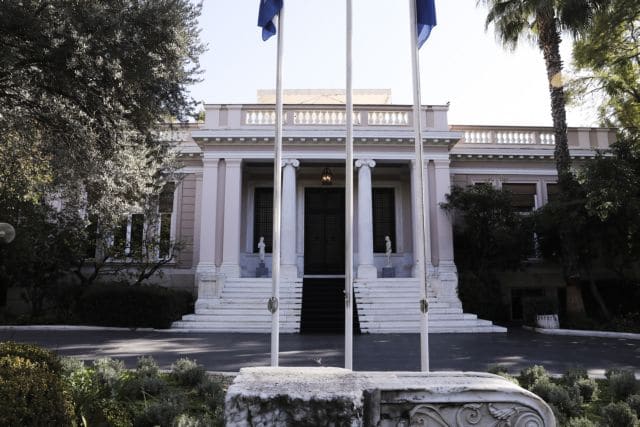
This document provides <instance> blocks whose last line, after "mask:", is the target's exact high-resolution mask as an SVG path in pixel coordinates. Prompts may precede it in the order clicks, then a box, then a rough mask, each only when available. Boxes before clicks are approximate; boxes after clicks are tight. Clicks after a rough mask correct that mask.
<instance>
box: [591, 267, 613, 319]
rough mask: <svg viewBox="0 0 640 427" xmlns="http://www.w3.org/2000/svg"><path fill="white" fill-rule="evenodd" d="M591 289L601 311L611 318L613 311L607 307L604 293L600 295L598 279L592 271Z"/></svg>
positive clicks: (604, 315)
mask: <svg viewBox="0 0 640 427" xmlns="http://www.w3.org/2000/svg"><path fill="white" fill-rule="evenodd" d="M589 290H590V291H591V295H592V296H593V299H595V300H596V303H597V304H598V308H599V309H600V313H602V316H603V317H604V318H605V319H606V320H610V319H611V313H610V312H609V309H608V308H607V304H605V302H604V299H603V298H602V295H600V291H599V290H598V286H596V281H595V279H594V278H593V273H592V272H591V271H589Z"/></svg>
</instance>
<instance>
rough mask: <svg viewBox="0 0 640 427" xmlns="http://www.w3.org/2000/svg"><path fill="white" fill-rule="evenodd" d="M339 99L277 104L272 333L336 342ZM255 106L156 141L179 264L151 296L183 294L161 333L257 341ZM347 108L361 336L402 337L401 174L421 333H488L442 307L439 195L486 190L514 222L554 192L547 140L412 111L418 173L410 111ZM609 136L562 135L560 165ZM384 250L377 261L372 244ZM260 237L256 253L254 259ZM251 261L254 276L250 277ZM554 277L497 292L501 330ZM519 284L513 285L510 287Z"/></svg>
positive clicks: (230, 110) (444, 264)
mask: <svg viewBox="0 0 640 427" xmlns="http://www.w3.org/2000/svg"><path fill="white" fill-rule="evenodd" d="M343 97H344V94H343V93H340V92H339V91H334V92H330V91H314V90H309V91H288V92H287V93H285V109H284V111H285V112H284V133H283V163H282V177H283V181H282V182H283V187H282V236H281V248H282V249H281V250H282V257H281V285H280V286H281V291H280V293H281V299H280V321H281V330H282V331H283V332H299V331H301V330H302V331H303V332H305V331H308V332H323V331H333V330H335V331H339V330H341V328H342V325H343V319H344V317H342V318H340V316H344V296H343V294H342V289H343V288H344V264H345V262H344V260H345V252H344V239H345V233H344V227H345V221H344V203H345V202H344V173H345V163H344V162H345V160H344V159H345V149H344V142H345V135H346V132H345V110H344V105H343ZM259 100H260V101H263V102H261V103H257V104H250V105H247V104H244V105H237V104H230V105H206V116H205V120H204V122H203V123H199V124H191V125H189V126H185V127H183V128H180V129H178V130H175V131H168V132H169V133H170V134H167V138H171V139H175V140H178V141H179V147H180V153H181V157H182V162H183V165H184V167H183V169H182V173H183V176H184V178H183V179H182V180H181V181H180V182H178V183H177V185H176V188H175V191H174V197H173V208H172V211H171V218H170V223H171V230H170V232H171V237H172V239H174V240H175V241H179V242H181V244H182V246H183V248H184V249H183V250H182V251H181V252H180V254H179V256H178V259H177V261H176V262H175V264H174V265H172V266H171V268H169V269H168V270H167V274H166V276H165V279H164V280H165V281H167V282H170V284H172V285H174V286H183V287H188V288H191V289H194V291H195V292H197V296H198V299H197V303H196V313H195V314H192V315H187V316H185V317H184V318H183V320H182V321H179V322H176V323H175V324H174V326H173V327H174V328H181V329H202V330H212V331H245V332H269V331H270V313H269V311H268V310H267V300H268V299H269V297H270V293H271V278H270V272H271V258H270V252H271V244H272V209H273V162H274V153H273V144H274V123H275V113H274V106H273V93H269V92H261V93H259ZM355 100H356V106H355V108H354V110H355V111H354V115H355V118H354V158H355V168H356V172H355V173H356V176H355V189H354V209H355V212H354V251H355V254H354V267H355V268H354V278H355V282H354V291H355V300H354V301H355V310H354V311H355V313H354V321H355V324H356V327H359V328H360V330H361V331H362V332H418V330H419V326H418V321H419V280H418V278H416V274H415V270H416V268H415V261H414V249H413V248H414V247H416V245H417V243H418V241H417V240H416V239H418V238H419V233H417V232H416V230H417V225H418V224H417V223H416V218H415V215H414V201H415V200H416V197H415V191H416V190H415V188H416V183H415V182H414V181H413V176H414V174H413V173H412V172H413V170H414V168H416V167H422V168H424V176H425V194H424V200H425V204H426V205H427V209H426V218H425V222H426V227H427V230H428V234H429V237H430V241H429V242H428V243H429V245H427V246H428V248H429V253H428V254H427V263H428V299H429V307H430V310H429V319H430V331H431V332H500V331H504V328H501V327H498V326H495V325H492V324H491V322H488V321H485V320H481V319H478V318H477V317H476V316H475V315H474V314H471V313H464V312H463V310H462V305H461V303H460V300H459V298H458V293H457V283H458V279H457V270H456V266H455V262H454V257H453V242H452V224H451V219H450V217H449V216H448V215H447V214H446V213H445V212H444V211H443V210H442V209H441V208H440V207H439V204H440V203H442V202H444V201H445V199H446V195H447V193H449V191H450V188H451V186H452V185H453V184H456V185H471V184H474V183H477V182H491V183H493V184H494V185H496V186H503V187H508V188H509V189H510V190H512V191H513V193H514V194H517V197H516V203H518V209H521V210H522V211H523V212H526V211H527V210H529V211H530V210H532V209H534V208H536V207H538V206H540V205H542V204H544V203H546V201H547V200H548V198H549V196H550V194H552V193H553V191H554V188H555V187H554V185H555V182H556V172H555V164H554V160H553V145H554V138H553V132H552V130H551V129H550V128H534V127H489V126H482V127H478V126H452V125H449V123H448V120H447V111H448V106H445V105H425V106H423V108H422V111H421V120H422V126H423V140H424V158H425V161H424V164H423V165H417V164H416V162H415V160H414V146H413V142H414V134H413V123H412V114H411V111H412V110H411V106H405V105H393V104H390V102H389V100H390V92H389V91H386V90H369V91H366V90H365V91H357V92H356V94H355ZM613 138H614V132H613V131H612V130H609V129H591V128H572V129H570V130H569V144H570V150H571V155H572V157H573V158H574V159H577V160H579V159H581V158H586V157H590V156H593V155H594V154H595V150H596V149H599V148H606V147H608V146H609V144H610V143H611V142H612V141H613ZM386 236H388V237H389V240H390V242H391V247H390V249H391V254H389V253H388V252H389V250H388V248H387V245H386V244H385V237H386ZM260 238H263V241H264V243H265V245H264V252H265V253H264V254H262V255H261V253H260V249H259V247H258V242H259V241H260ZM261 256H263V257H264V267H265V268H266V270H265V268H263V267H262V266H261V264H260V261H261ZM558 276H559V274H558V272H557V270H554V269H553V268H550V267H548V266H544V265H536V264H535V263H532V267H531V271H530V272H529V274H527V275H522V276H521V277H517V276H514V277H506V280H505V282H506V283H507V284H508V286H507V288H505V290H504V294H503V295H500V296H496V298H503V299H505V301H508V302H510V303H512V315H513V316H515V317H517V315H518V313H519V310H520V308H519V307H517V306H518V304H521V302H520V300H521V299H522V297H523V295H528V294H533V293H536V292H537V293H540V292H542V293H548V292H556V291H557V289H559V288H561V287H562V286H563V285H562V282H561V280H559V277H558ZM525 277H528V279H525Z"/></svg>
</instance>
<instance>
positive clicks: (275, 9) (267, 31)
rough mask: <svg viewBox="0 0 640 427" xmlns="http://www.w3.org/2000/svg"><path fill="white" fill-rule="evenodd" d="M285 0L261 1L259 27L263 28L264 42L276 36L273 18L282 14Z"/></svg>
mask: <svg viewBox="0 0 640 427" xmlns="http://www.w3.org/2000/svg"><path fill="white" fill-rule="evenodd" d="M282 2H283V0H260V11H259V12H258V27H262V40H265V41H266V40H267V39H268V38H269V37H271V36H273V35H275V34H276V26H275V24H274V23H273V18H275V16H276V15H277V14H279V13H280V9H282Z"/></svg>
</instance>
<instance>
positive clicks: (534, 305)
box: [522, 297, 558, 324]
mask: <svg viewBox="0 0 640 427" xmlns="http://www.w3.org/2000/svg"><path fill="white" fill-rule="evenodd" d="M522 307H523V310H524V312H523V316H524V320H525V321H526V322H527V323H530V324H535V322H536V316H537V315H542V314H558V301H557V300H556V299H555V298H551V297H530V298H524V299H523V300H522Z"/></svg>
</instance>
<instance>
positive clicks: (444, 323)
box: [360, 319, 492, 328]
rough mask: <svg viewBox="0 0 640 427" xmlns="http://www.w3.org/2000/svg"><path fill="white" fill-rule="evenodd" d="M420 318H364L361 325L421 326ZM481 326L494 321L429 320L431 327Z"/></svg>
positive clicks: (371, 326)
mask: <svg viewBox="0 0 640 427" xmlns="http://www.w3.org/2000/svg"><path fill="white" fill-rule="evenodd" d="M419 323H420V322H419V319H416V320H414V321H410V320H399V321H396V322H391V321H388V320H386V321H385V320H383V321H378V320H376V321H369V320H366V319H363V320H361V321H360V327H361V328H362V327H368V328H419V326H420V325H419ZM479 326H492V323H491V322H490V321H488V320H480V319H478V320H465V319H459V320H458V319H453V320H432V321H430V322H429V327H434V328H437V327H479Z"/></svg>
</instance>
